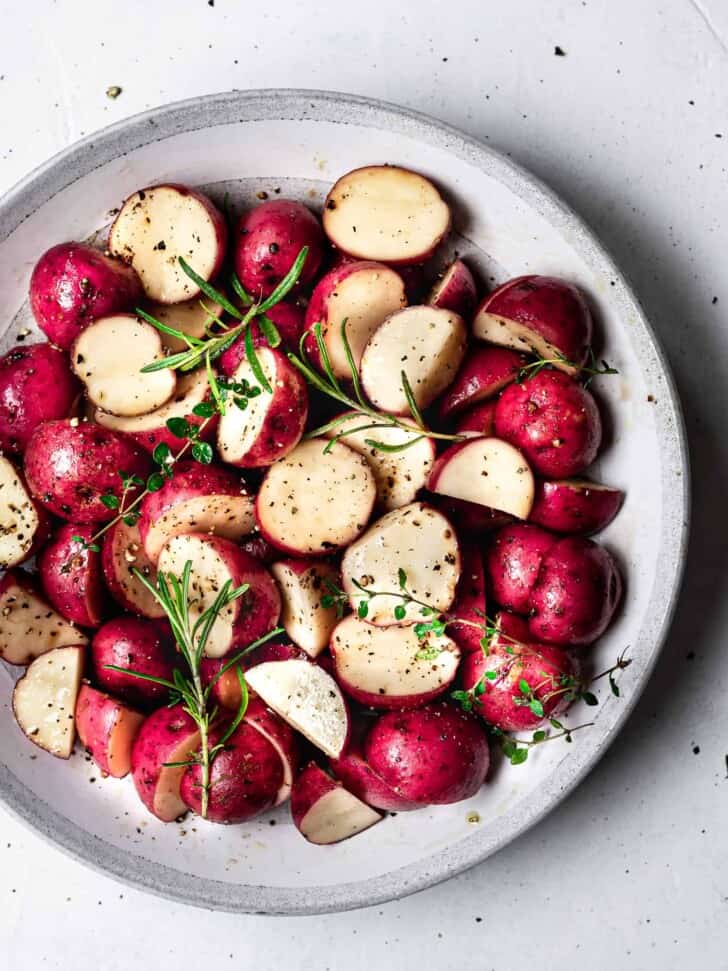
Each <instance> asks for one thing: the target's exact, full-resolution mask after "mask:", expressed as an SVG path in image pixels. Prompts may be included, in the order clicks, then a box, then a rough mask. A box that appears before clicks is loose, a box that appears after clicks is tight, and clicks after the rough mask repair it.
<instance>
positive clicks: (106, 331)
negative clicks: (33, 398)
mask: <svg viewBox="0 0 728 971" xmlns="http://www.w3.org/2000/svg"><path fill="white" fill-rule="evenodd" d="M163 357H164V347H163V345H162V340H161V338H160V336H159V331H158V330H156V329H155V328H154V327H152V325H151V324H147V323H146V322H145V321H143V320H140V319H139V318H138V317H134V316H133V315H132V314H115V315H113V316H111V317H100V318H99V319H98V320H95V321H94V322H93V323H92V324H89V326H88V327H86V328H85V329H84V330H83V331H82V332H81V333H80V335H79V336H78V338H77V339H76V342H75V343H74V345H73V348H72V350H71V365H72V367H73V370H74V371H75V372H76V374H77V375H78V377H79V378H80V380H81V381H83V383H84V385H85V387H86V394H87V395H88V398H89V401H91V402H93V404H95V405H97V406H98V407H99V408H102V409H103V410H104V411H110V412H111V413H112V414H113V415H120V416H121V417H123V418H131V417H135V416H137V415H146V414H147V413H148V412H150V411H156V409H157V408H161V406H162V405H163V404H165V403H166V402H167V401H169V399H170V398H171V397H172V395H173V394H174V392H175V388H176V386H177V375H176V373H175V372H174V371H172V370H170V369H169V368H164V369H163V370H161V371H152V372H150V373H144V372H142V368H143V367H144V366H145V365H147V364H151V363H152V362H153V361H161V360H162V358H163Z"/></svg>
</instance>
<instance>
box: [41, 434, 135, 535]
mask: <svg viewBox="0 0 728 971" xmlns="http://www.w3.org/2000/svg"><path fill="white" fill-rule="evenodd" d="M75 421H76V420H75V419H70V420H66V421H49V422H45V423H44V424H42V425H39V426H38V428H37V429H36V430H35V432H33V435H32V436H31V439H30V441H29V442H28V448H27V450H26V453H25V478H26V480H27V483H28V486H29V488H30V491H31V492H32V493H33V495H34V496H35V498H36V499H38V501H39V502H41V503H42V504H43V505H44V506H45V508H46V509H48V510H49V511H50V512H52V513H53V514H54V515H56V516H59V517H60V518H61V519H66V520H71V521H73V522H77V523H103V522H109V520H111V519H113V518H114V517H115V516H116V511H115V510H113V509H108V508H107V507H106V506H105V505H104V504H103V503H102V501H101V496H102V495H104V494H107V493H113V494H114V495H115V496H117V498H119V499H121V492H122V483H121V478H120V476H119V472H120V471H121V472H126V473H127V474H129V475H131V474H135V475H138V476H140V477H141V478H146V475H147V473H148V472H149V470H150V463H149V459H148V457H147V456H146V455H145V454H144V452H142V451H141V450H140V449H138V448H137V447H136V446H135V445H134V444H133V443H132V442H131V441H129V440H128V439H127V438H125V437H124V436H123V435H119V434H117V433H116V432H112V431H109V430H108V429H105V428H101V426H100V425H93V424H90V423H88V422H78V423H77V424H74V422H75ZM135 493H136V489H131V490H130V491H129V493H128V499H129V500H130V499H131V498H133V497H134V495H135Z"/></svg>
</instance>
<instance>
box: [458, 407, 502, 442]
mask: <svg viewBox="0 0 728 971" xmlns="http://www.w3.org/2000/svg"><path fill="white" fill-rule="evenodd" d="M496 404H497V402H495V401H493V400H491V401H482V402H481V403H480V404H479V405H474V406H473V407H472V408H469V409H468V410H467V411H465V412H463V414H462V415H460V417H459V418H458V420H457V424H456V425H455V433H456V434H457V435H483V436H484V437H485V438H492V437H493V435H495V409H496Z"/></svg>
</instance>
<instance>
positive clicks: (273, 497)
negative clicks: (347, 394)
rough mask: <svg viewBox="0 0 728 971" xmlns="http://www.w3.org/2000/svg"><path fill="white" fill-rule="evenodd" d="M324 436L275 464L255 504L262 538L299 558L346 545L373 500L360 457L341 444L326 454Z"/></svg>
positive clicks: (369, 474)
mask: <svg viewBox="0 0 728 971" xmlns="http://www.w3.org/2000/svg"><path fill="white" fill-rule="evenodd" d="M328 444H329V442H328V441H327V439H325V438H312V439H309V440H308V441H306V442H301V443H300V444H299V445H297V446H296V448H294V449H293V451H292V452H290V453H289V454H288V455H287V456H286V457H285V458H282V459H280V460H279V461H278V462H275V463H274V464H273V465H272V466H271V467H270V469H269V470H268V473H267V475H266V477H265V479H264V480H263V483H262V485H261V487H260V491H259V492H258V500H257V505H256V510H257V515H258V522H259V524H260V527H261V531H262V532H263V534H264V535H265V536H266V537H267V538H268V539H270V541H271V542H272V543H274V544H275V545H276V546H279V547H280V548H281V549H284V550H290V551H291V552H293V553H298V554H302V555H306V554H320V553H327V552H331V551H333V550H335V549H338V548H339V547H341V546H346V545H347V544H348V543H351V542H352V540H354V539H356V537H357V536H358V535H359V534H360V533H361V532H362V531H363V530H364V528H365V527H366V524H367V522H368V520H369V516H370V515H371V511H372V507H373V505H374V500H375V498H376V484H375V482H374V476H373V475H372V472H371V469H370V468H369V465H368V463H367V461H366V459H365V458H364V457H363V456H361V455H359V454H357V453H356V452H355V451H354V450H353V449H350V448H348V447H347V446H346V445H341V444H336V445H334V446H333V448H332V449H331V450H330V451H329V452H324V449H325V448H326V446H327V445H328Z"/></svg>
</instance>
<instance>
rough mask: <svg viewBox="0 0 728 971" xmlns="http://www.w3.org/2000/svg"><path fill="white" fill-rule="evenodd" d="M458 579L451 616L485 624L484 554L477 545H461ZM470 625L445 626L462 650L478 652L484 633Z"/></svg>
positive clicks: (471, 622)
mask: <svg viewBox="0 0 728 971" xmlns="http://www.w3.org/2000/svg"><path fill="white" fill-rule="evenodd" d="M460 557H461V568H460V579H459V580H458V585H457V588H456V590H455V600H454V601H453V605H452V607H451V608H450V613H451V614H452V616H453V617H459V618H461V619H462V620H466V621H470V624H481V625H482V624H483V623H484V622H485V614H486V610H485V606H486V604H485V572H484V570H483V554H482V552H481V549H480V546H479V545H473V544H470V543H468V544H463V543H461V544H460ZM470 624H460V623H454V624H448V627H447V633H448V636H449V637H451V638H452V639H453V640H454V641H455V643H456V644H457V646H458V647H459V648H460V650H461V651H464V652H467V651H478V650H480V641H481V638H482V636H483V632H482V631H481V630H479V629H478V628H476V627H472V626H470Z"/></svg>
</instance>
